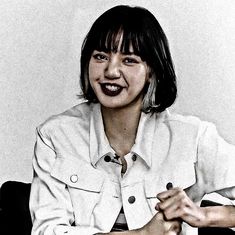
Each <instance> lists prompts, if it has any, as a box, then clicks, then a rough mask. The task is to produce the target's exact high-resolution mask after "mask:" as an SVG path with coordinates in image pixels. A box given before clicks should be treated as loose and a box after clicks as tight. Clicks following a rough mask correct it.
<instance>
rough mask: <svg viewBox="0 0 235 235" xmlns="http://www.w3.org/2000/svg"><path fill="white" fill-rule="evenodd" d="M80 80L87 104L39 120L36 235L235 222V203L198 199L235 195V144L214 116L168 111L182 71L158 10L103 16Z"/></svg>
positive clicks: (172, 234)
mask: <svg viewBox="0 0 235 235" xmlns="http://www.w3.org/2000/svg"><path fill="white" fill-rule="evenodd" d="M81 86H82V92H83V93H82V95H81V96H82V97H83V98H85V101H84V102H82V103H81V104H79V105H77V106H74V107H73V108H71V109H69V110H67V111H66V112H64V113H62V114H59V115H55V116H53V117H51V118H49V119H48V120H47V121H46V122H44V123H43V124H41V125H40V126H39V127H38V128H37V142H36V145H35V152H34V153H35V154H34V158H33V167H34V179H33V183H32V187H31V197H30V209H31V214H32V220H33V230H32V235H39V234H45V235H51V234H56V235H61V234H68V235H74V234H81V235H93V234H113V235H116V234H122V235H128V234H130V235H131V234H133V235H135V234H136V235H155V234H156V235H176V234H180V233H181V230H182V234H190V235H192V234H196V232H197V231H196V230H195V229H194V228H198V227H215V226H221V227H232V226H234V227H235V208H234V206H231V205H230V206H218V207H213V208H212V207H206V208H200V207H199V206H198V204H199V203H200V201H201V200H202V198H203V196H204V195H205V194H209V193H211V192H219V193H220V194H221V195H223V196H225V197H227V198H229V199H231V202H232V203H234V201H232V200H234V199H235V176H234V172H235V147H234V146H232V145H230V144H228V143H226V142H225V141H224V140H223V139H222V138H221V137H220V136H219V134H218V133H217V131H216V128H215V126H214V125H213V124H211V123H208V122H205V121H201V120H199V119H198V118H196V117H192V116H182V115H178V114H171V113H170V112H169V110H168V109H167V108H168V107H169V106H171V105H172V104H173V102H174V100H175V98H176V93H177V88H176V76H175V72H174V66H173V63H172V59H171V55H170V51H169V46H168V42H167V38H166V36H165V34H164V32H163V30H162V28H161V26H160V25H159V23H158V21H157V20H156V18H155V17H154V15H153V14H152V13H150V12H149V11H148V10H146V9H144V8H140V7H130V6H116V7H114V8H111V9H110V10H108V11H106V12H104V13H103V14H102V15H101V16H100V17H99V18H98V19H97V20H96V21H95V22H94V24H93V25H92V27H91V29H90V31H89V32H88V34H87V36H86V38H85V40H84V43H83V46H82V53H81ZM173 185H174V187H173Z"/></svg>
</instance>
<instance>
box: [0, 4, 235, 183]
mask: <svg viewBox="0 0 235 235" xmlns="http://www.w3.org/2000/svg"><path fill="white" fill-rule="evenodd" d="M118 4H129V5H140V6H145V7H146V8H148V9H149V10H150V11H151V12H153V13H154V14H155V16H156V18H157V19H158V20H159V22H160V24H161V25H162V27H163V29H164V31H165V33H166V34H167V36H168V39H169V42H170V47H171V52H172V56H173V60H174V62H175V68H176V73H177V77H178V87H179V94H178V99H177V101H176V103H175V105H174V106H173V107H172V110H173V111H176V112H180V113H183V114H192V115H196V116H198V117H200V118H201V119H204V120H208V121H212V122H214V123H215V124H216V125H217V128H218V130H219V132H220V133H221V135H222V136H223V137H224V138H225V139H226V140H227V141H229V142H231V143H233V144H235V121H234V117H235V107H234V105H235V95H234V91H235V79H234V74H235V63H234V62H235V14H234V12H235V1H234V0H226V1H225V0H207V1H204V0H197V1H192V0H171V1H170V0H168V1H166V0H152V1H148V0H143V1H142V0H136V1H130V0H129V1H128V0H127V1H110V0H102V1H101V0H95V1H93V0H86V1H83V0H81V1H79V0H47V1H44V0H1V1H0V185H1V184H2V183H3V182H5V181H7V180H18V181H24V182H30V181H31V179H32V167H31V159H32V155H33V148H34V142H35V127H36V126H38V125H39V124H40V123H42V122H43V121H44V120H45V119H46V118H48V117H49V116H50V115H52V114H56V113H60V112H62V111H64V110H65V109H67V108H70V107H71V106H73V105H75V104H76V103H77V102H78V100H77V98H76V95H77V94H78V93H79V56H80V47H81V43H82V40H83V38H84V36H85V35H86V33H87V31H88V30H89V28H90V26H91V24H92V22H93V21H94V20H95V19H96V18H97V17H98V16H99V15H100V14H101V13H102V12H104V11H105V10H106V9H108V8H110V7H112V6H114V5H118ZM221 164H222V163H221Z"/></svg>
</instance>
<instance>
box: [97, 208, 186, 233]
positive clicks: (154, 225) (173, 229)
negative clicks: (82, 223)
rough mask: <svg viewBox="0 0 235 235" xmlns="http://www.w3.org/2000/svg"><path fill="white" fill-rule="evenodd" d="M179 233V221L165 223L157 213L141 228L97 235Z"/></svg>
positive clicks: (161, 215) (160, 214)
mask: <svg viewBox="0 0 235 235" xmlns="http://www.w3.org/2000/svg"><path fill="white" fill-rule="evenodd" d="M180 231H181V222H180V221H179V220H171V221H166V220H165V219H164V215H163V213H162V212H158V213H157V214H156V215H155V216H154V217H153V218H152V219H151V220H150V221H149V222H148V223H147V224H146V225H144V226H143V227H142V228H139V229H135V230H130V231H124V232H111V233H105V234H101V233H99V234H97V235H109V234H110V235H177V234H179V233H180Z"/></svg>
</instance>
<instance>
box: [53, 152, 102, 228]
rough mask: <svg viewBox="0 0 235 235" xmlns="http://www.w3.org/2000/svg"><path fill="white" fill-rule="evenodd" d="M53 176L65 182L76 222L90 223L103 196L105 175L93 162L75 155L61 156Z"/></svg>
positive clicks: (54, 167) (56, 163)
mask: <svg viewBox="0 0 235 235" xmlns="http://www.w3.org/2000/svg"><path fill="white" fill-rule="evenodd" d="M51 176H52V177H54V178H56V179H57V180H59V181H61V182H63V183H64V184H65V186H66V187H67V189H68V192H69V195H70V199H71V202H72V206H73V210H74V215H75V224H76V225H88V224H90V219H91V216H92V212H93V210H94V208H95V206H96V205H97V204H98V203H99V201H100V197H101V191H102V186H103V182H104V177H103V175H102V173H101V172H100V171H99V170H97V169H95V168H94V167H93V166H92V165H91V164H89V163H87V162H85V161H82V160H80V159H78V158H76V157H74V156H66V157H64V156H59V157H58V158H57V159H56V162H55V164H54V165H53V169H52V171H51Z"/></svg>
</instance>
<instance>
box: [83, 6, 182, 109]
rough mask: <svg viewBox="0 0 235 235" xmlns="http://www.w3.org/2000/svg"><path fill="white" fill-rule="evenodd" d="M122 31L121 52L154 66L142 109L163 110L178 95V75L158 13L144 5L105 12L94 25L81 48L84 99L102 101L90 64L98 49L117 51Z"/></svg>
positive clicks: (116, 8)
mask: <svg viewBox="0 0 235 235" xmlns="http://www.w3.org/2000/svg"><path fill="white" fill-rule="evenodd" d="M120 32H121V33H122V37H123V38H122V42H121V51H122V52H124V53H128V52H129V50H130V45H132V47H133V50H134V53H135V54H137V55H138V56H140V57H141V59H142V60H143V61H145V62H146V63H147V65H148V66H149V67H150V70H151V73H152V79H150V83H149V84H148V87H146V89H145V90H146V92H145V97H144V99H143V107H142V110H143V111H144V112H146V113H148V112H151V113H153V112H162V111H163V110H165V109H166V108H167V107H169V106H171V105H172V104H173V103H174V101H175V99H176V95H177V87H176V75H175V71H174V65H173V61H172V58H171V54H170V50H169V45H168V40H167V37H166V35H165V33H164V31H163V30H162V28H161V26H160V24H159V23H158V21H157V19H156V18H155V16H154V15H153V14H152V13H151V12H149V11H148V10H147V9H145V8H142V7H130V6H126V5H119V6H115V7H113V8H111V9H109V10H107V11H106V12H104V13H103V14H102V15H101V16H100V17H99V18H98V19H97V20H96V21H95V22H94V24H93V25H92V27H91V29H90V31H89V32H88V34H87V36H86V37H85V39H84V41H83V44H82V50H81V63H80V66H81V69H80V73H81V75H80V78H81V79H80V82H81V89H82V92H83V98H85V99H87V100H88V101H89V102H98V100H97V97H96V95H95V93H94V91H93V89H92V87H91V85H90V83H89V79H88V66H89V61H90V58H91V55H92V53H93V51H94V50H99V51H105V52H110V51H115V50H116V49H117V46H118V45H117V40H116V38H117V37H118V34H120Z"/></svg>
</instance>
